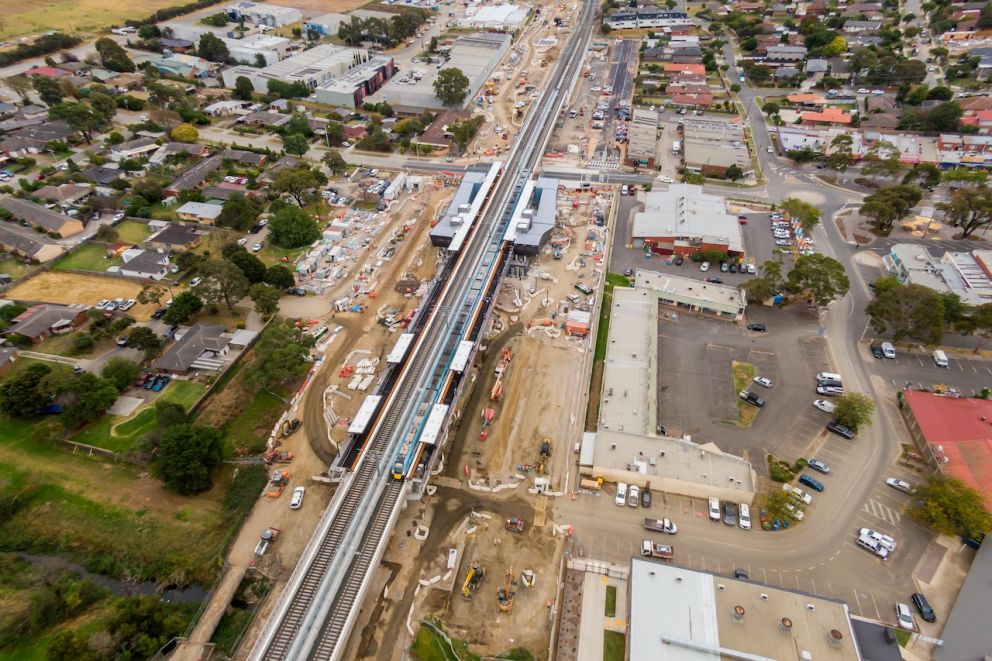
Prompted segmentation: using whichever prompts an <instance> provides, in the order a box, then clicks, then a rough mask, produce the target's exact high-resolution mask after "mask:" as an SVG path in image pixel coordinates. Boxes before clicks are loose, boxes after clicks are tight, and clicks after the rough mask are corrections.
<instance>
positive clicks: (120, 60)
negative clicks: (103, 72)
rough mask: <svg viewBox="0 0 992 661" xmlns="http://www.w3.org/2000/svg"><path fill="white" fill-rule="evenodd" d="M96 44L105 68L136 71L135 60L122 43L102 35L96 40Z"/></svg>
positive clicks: (127, 71)
mask: <svg viewBox="0 0 992 661" xmlns="http://www.w3.org/2000/svg"><path fill="white" fill-rule="evenodd" d="M94 46H95V47H96V52H97V53H98V54H99V55H100V62H101V63H102V64H103V68H104V69H110V70H111V71H117V72H121V73H130V72H132V71H134V69H135V67H134V62H132V61H131V58H129V57H128V56H127V51H125V50H124V49H123V48H121V46H120V44H118V43H117V42H116V41H114V40H113V39H110V38H109V37H101V38H99V39H97V40H96V43H95V44H94Z"/></svg>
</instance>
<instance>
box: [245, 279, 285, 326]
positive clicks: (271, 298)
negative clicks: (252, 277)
mask: <svg viewBox="0 0 992 661" xmlns="http://www.w3.org/2000/svg"><path fill="white" fill-rule="evenodd" d="M248 296H249V297H250V298H251V300H252V302H253V303H254V304H255V311H256V312H258V314H260V315H261V316H262V317H264V318H268V317H271V316H272V315H274V314H275V313H276V312H278V311H279V290H278V289H276V288H275V287H273V286H271V285H266V284H263V283H258V284H254V285H252V286H251V289H249V290H248Z"/></svg>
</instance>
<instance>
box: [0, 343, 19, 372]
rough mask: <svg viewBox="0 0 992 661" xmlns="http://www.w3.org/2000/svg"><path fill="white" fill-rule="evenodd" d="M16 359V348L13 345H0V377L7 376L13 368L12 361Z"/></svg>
mask: <svg viewBox="0 0 992 661" xmlns="http://www.w3.org/2000/svg"><path fill="white" fill-rule="evenodd" d="M16 360H17V349H15V348H14V347H0V377H2V376H7V375H8V374H10V371H11V370H12V369H14V361H16Z"/></svg>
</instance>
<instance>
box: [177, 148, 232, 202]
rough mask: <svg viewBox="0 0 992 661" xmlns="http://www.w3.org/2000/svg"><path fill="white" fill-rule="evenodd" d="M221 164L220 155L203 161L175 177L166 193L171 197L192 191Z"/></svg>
mask: <svg viewBox="0 0 992 661" xmlns="http://www.w3.org/2000/svg"><path fill="white" fill-rule="evenodd" d="M222 162H223V159H222V158H221V156H220V154H214V155H213V156H211V157H209V158H205V159H203V160H202V161H200V162H199V163H197V164H196V165H194V166H193V167H191V168H189V169H188V170H186V171H185V172H183V173H182V174H181V175H179V176H178V177H176V178H175V179H174V180H173V182H172V183H171V184H169V187H168V188H167V189H166V191H167V192H168V193H170V194H172V195H179V193H181V192H182V191H185V190H193V189H194V188H196V187H198V186H199V185H200V184H202V183H203V182H204V181H205V180H206V179H207V177H208V176H210V174H211V173H212V172H214V171H215V170H217V169H218V168H220V166H221V164H222Z"/></svg>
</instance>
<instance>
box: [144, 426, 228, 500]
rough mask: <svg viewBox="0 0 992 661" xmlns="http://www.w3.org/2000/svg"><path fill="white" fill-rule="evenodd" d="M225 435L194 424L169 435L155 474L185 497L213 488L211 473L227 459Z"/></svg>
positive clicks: (179, 428) (161, 448) (172, 489)
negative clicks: (225, 457)
mask: <svg viewBox="0 0 992 661" xmlns="http://www.w3.org/2000/svg"><path fill="white" fill-rule="evenodd" d="M223 439H224V435H223V433H222V432H221V431H220V430H219V429H216V428H214V427H205V426H202V425H194V424H191V423H182V424H178V425H173V426H171V427H169V429H168V430H167V431H166V432H165V435H164V436H163V437H162V443H161V445H159V448H158V455H157V456H156V459H155V463H154V464H152V470H153V472H154V473H155V476H156V477H158V478H159V479H160V480H162V482H164V483H165V486H166V487H167V488H168V489H170V490H171V491H175V492H176V493H178V494H181V495H183V496H188V495H191V494H194V493H200V492H201V491H206V490H207V489H209V488H210V487H211V486H213V479H212V478H211V473H212V472H213V470H214V469H215V468H217V467H218V466H220V464H221V461H223V459H224V440H223Z"/></svg>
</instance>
